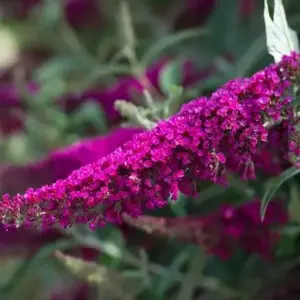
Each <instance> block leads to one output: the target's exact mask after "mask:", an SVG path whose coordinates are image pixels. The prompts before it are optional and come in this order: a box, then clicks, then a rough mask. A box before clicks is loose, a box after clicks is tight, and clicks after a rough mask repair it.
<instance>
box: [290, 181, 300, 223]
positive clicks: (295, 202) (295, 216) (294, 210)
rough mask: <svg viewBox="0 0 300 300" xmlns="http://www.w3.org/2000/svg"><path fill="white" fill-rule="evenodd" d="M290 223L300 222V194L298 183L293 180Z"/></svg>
mask: <svg viewBox="0 0 300 300" xmlns="http://www.w3.org/2000/svg"><path fill="white" fill-rule="evenodd" d="M288 211H289V216H290V221H292V222H293V221H294V222H297V223H299V222H300V194H299V188H298V185H297V183H296V182H295V181H294V180H292V181H291V183H290V201H289V206H288Z"/></svg>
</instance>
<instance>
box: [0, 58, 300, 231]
mask: <svg viewBox="0 0 300 300" xmlns="http://www.w3.org/2000/svg"><path fill="white" fill-rule="evenodd" d="M299 72H300V55H299V54H298V53H291V54H290V55H289V56H284V57H283V58H282V60H281V62H280V63H278V64H272V65H270V66H268V67H267V68H265V69H263V70H261V71H259V72H257V73H256V74H254V75H253V76H252V77H250V78H244V79H240V78H239V79H235V80H232V81H230V82H228V83H226V84H225V85H224V86H222V87H221V88H219V89H218V90H217V91H216V92H214V93H213V94H212V95H211V97H210V98H207V97H201V98H199V99H196V100H193V101H190V102H189V103H187V104H185V105H184V106H183V107H182V108H181V110H180V111H179V112H178V113H177V114H175V115H174V116H172V117H170V118H169V119H167V120H164V121H161V122H159V123H158V124H157V125H156V126H155V127H154V128H153V129H151V130H149V131H145V132H142V133H140V134H137V135H135V136H134V137H133V138H132V140H131V141H129V142H126V143H125V144H124V145H123V146H122V147H120V148H118V149H116V150H115V151H113V152H112V153H111V154H109V155H107V156H105V157H103V158H101V159H99V160H98V161H95V162H93V163H91V164H88V165H86V166H84V167H82V168H80V169H78V170H76V171H74V172H72V173H71V174H70V175H69V176H68V177H67V178H66V179H62V180H58V181H56V182H55V183H53V184H51V185H46V186H43V187H41V188H38V189H28V190H27V192H26V193H25V194H23V195H20V194H17V195H15V196H14V197H10V196H9V195H4V196H3V198H2V201H1V202H0V222H1V223H3V224H5V225H6V226H7V227H16V226H20V225H21V224H23V225H25V226H42V227H43V228H48V227H49V226H52V225H57V224H60V225H61V226H62V227H68V226H71V225H73V224H76V223H88V224H89V225H90V227H91V228H96V227H98V226H101V225H103V224H105V223H107V222H113V223H120V222H122V217H121V216H122V214H124V213H126V214H127V215H129V216H131V217H137V216H139V215H141V214H143V211H144V209H145V208H147V209H154V208H158V207H163V206H165V205H166V204H167V203H168V199H169V198H171V199H173V200H176V199H177V197H178V194H179V192H181V193H184V194H191V195H193V194H195V193H196V181H197V180H206V181H212V182H214V183H216V184H222V185H227V174H228V172H234V173H236V174H239V175H240V176H241V178H243V179H245V180H250V179H254V178H255V157H256V154H257V152H258V151H259V150H260V149H261V148H263V145H264V144H267V143H268V142H272V140H269V137H268V131H269V130H270V128H272V127H273V126H277V125H278V124H279V125H280V126H281V127H280V128H281V134H282V135H283V136H285V137H286V138H285V139H283V141H282V142H281V141H280V143H279V144H278V145H277V148H278V151H281V152H282V153H284V157H285V159H287V160H288V161H290V162H294V161H297V159H298V158H299V156H300V144H299V138H297V137H298V133H297V132H296V130H297V128H296V125H297V122H298V116H297V113H295V106H294V105H293V103H291V102H292V101H293V94H292V93H293V87H294V86H295V84H296V80H297V78H298V77H299V74H300V73H299ZM281 124H283V125H281ZM271 137H272V139H273V138H274V135H271ZM274 139H275V138H274ZM273 142H274V141H273ZM200 197H201V193H200Z"/></svg>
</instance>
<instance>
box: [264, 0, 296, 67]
mask: <svg viewBox="0 0 300 300" xmlns="http://www.w3.org/2000/svg"><path fill="white" fill-rule="evenodd" d="M264 6H265V8H264V21H265V26H266V36H267V47H268V52H269V53H270V54H271V55H272V56H273V57H274V60H275V62H279V61H280V60H281V58H282V56H283V55H287V54H290V52H292V51H299V41H298V38H297V34H296V32H295V31H294V30H292V29H290V28H289V26H288V23H287V19H286V15H285V11H284V7H283V4H282V0H274V15H273V20H272V18H271V16H270V11H269V6H268V0H264Z"/></svg>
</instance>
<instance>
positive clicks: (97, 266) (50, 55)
mask: <svg viewBox="0 0 300 300" xmlns="http://www.w3.org/2000/svg"><path fill="white" fill-rule="evenodd" d="M283 2H284V6H285V8H286V11H287V15H288V21H289V24H290V26H291V27H292V28H293V29H295V30H297V31H300V3H299V1H298V0H285V1H283ZM0 49H1V50H0V192H1V194H5V193H9V194H16V193H21V192H24V191H25V190H26V189H27V188H29V187H39V186H41V185H44V184H50V183H53V182H54V181H56V180H57V179H60V178H64V177H66V176H67V175H68V174H70V173H71V172H72V171H73V170H75V169H77V168H79V167H81V166H83V165H85V164H87V163H90V162H92V161H94V160H96V159H98V158H100V157H102V156H104V155H107V154H108V153H110V152H111V151H113V150H114V149H116V148H117V147H119V146H121V145H122V144H123V143H124V142H126V141H127V140H129V139H131V137H132V136H133V135H134V134H136V133H138V132H141V131H143V130H145V127H147V124H143V122H140V121H139V120H137V118H136V116H135V115H134V114H135V112H129V113H128V111H127V112H123V111H120V109H119V111H118V110H116V108H115V103H116V101H117V100H125V101H126V102H129V103H133V104H134V105H135V106H138V107H142V108H143V107H144V108H147V107H148V106H149V101H148V102H147V99H148V98H147V95H145V93H144V92H143V91H144V89H145V88H146V89H147V91H149V93H150V95H151V101H153V103H154V104H153V103H152V105H154V106H155V107H156V108H157V109H158V110H159V111H160V112H161V115H162V118H165V117H168V116H169V115H171V114H172V113H175V112H176V111H177V110H178V109H179V107H180V105H181V104H183V103H184V102H187V101H189V100H191V99H195V98H197V97H199V96H201V95H209V94H210V93H211V92H212V91H214V90H215V89H216V88H217V87H218V86H220V85H221V84H223V83H225V82H226V81H228V80H229V79H233V78H236V77H245V76H249V75H251V74H252V73H253V72H255V71H257V70H259V69H260V68H262V67H264V66H266V65H267V64H269V63H270V62H272V59H271V57H270V56H269V55H268V54H267V50H266V42H265V34H264V23H263V1H261V0H235V1H234V0H230V1H229V0H228V1H222V0H219V1H218V0H142V1H141V0H128V1H125V0H124V1H123V0H0ZM172 86H177V87H179V86H180V87H181V88H182V90H180V91H181V97H180V101H177V102H176V101H175V102H174V101H173V100H174V99H173V98H172V96H173V93H174V89H173V88H172ZM172 99H173V100H172ZM148 100H149V99H148ZM170 103H171V104H170ZM150 105H151V103H150ZM165 107H166V108H167V109H165ZM145 113H146V110H145ZM132 114H133V115H132ZM202 185H203V187H204V188H205V192H206V193H205V192H204V193H203V194H202V197H200V198H199V199H200V200H199V199H193V201H187V200H188V199H187V198H183V199H181V200H180V201H179V204H178V205H174V206H172V207H171V208H170V207H168V208H166V209H162V210H159V211H158V212H155V213H154V214H153V215H157V216H175V217H176V216H187V215H202V214H206V213H209V212H211V211H213V210H214V209H216V208H217V207H219V205H220V204H221V203H223V202H224V201H225V200H226V201H229V203H239V202H240V201H243V200H244V199H245V198H247V197H249V198H251V197H252V198H253V197H254V195H256V194H257V192H256V191H257V190H259V188H257V186H258V185H255V183H254V184H253V186H248V185H246V184H245V183H242V182H239V181H238V180H235V181H234V184H233V188H231V189H229V190H226V191H224V190H223V189H222V188H219V187H214V186H210V185H209V184H208V183H203V184H202ZM253 189H255V192H253ZM207 200H209V201H207ZM200 204H201V205H200ZM299 211H300V210H299ZM129 223H130V222H129ZM75 231H76V232H75V233H74V231H72V232H69V231H67V230H66V231H64V230H56V229H51V230H46V231H40V230H38V229H17V230H10V231H6V230H5V229H4V228H3V227H0V295H2V296H1V299H3V300H7V299H16V300H17V299H22V300H23V299H24V300H27V299H28V300H35V299H36V300H44V299H45V300H58V299H64V300H81V299H82V300H85V299H86V300H89V299H91V300H93V299H103V300H106V299H107V300H109V299H125V300H126V299H143V300H144V299H145V300H147V299H156V300H159V299H178V300H180V299H182V300H189V299H213V300H215V299H216V300H217V299H243V300H246V299H293V298H292V296H291V295H290V294H288V292H286V293H287V295H288V296H289V298H284V296H281V298H274V297H275V296H274V297H273V296H272V295H271V296H270V291H272V290H273V287H274V285H273V287H271V288H270V287H269V288H267V292H266V295H265V294H263V296H257V297H256V298H255V293H254V292H253V291H256V290H259V289H260V288H261V284H262V282H264V280H265V279H266V278H268V279H270V278H271V277H272V276H271V277H270V274H274V272H278V274H279V273H281V272H282V274H283V271H278V270H282V269H277V267H278V268H281V261H282V260H285V259H286V260H287V261H290V259H292V258H293V259H294V258H296V257H297V255H296V254H297V247H298V246H297V242H295V241H296V240H297V238H298V236H297V235H292V236H291V235H289V236H287V237H285V239H284V241H283V242H281V244H280V245H281V246H280V247H279V248H278V249H277V250H278V251H277V252H276V259H275V261H274V260H272V262H270V261H268V260H267V261H263V262H262V261H261V260H260V258H259V257H256V256H255V255H248V254H247V255H246V254H245V253H240V251H237V253H236V254H235V255H233V256H232V257H231V258H230V259H226V260H225V261H224V260H222V259H221V258H220V257H219V256H218V255H211V256H205V258H203V256H202V257H201V258H200V259H199V261H197V263H196V262H195V261H193V262H192V263H190V262H189V260H190V257H192V256H194V254H193V251H195V249H194V247H193V246H192V245H191V244H190V243H189V242H180V241H173V240H171V241H170V240H168V239H166V238H161V237H153V236H150V237H149V236H148V235H147V234H146V233H143V232H142V231H141V230H138V229H134V226H131V225H130V224H127V225H126V224H125V225H122V226H119V227H114V226H106V227H104V228H100V229H97V230H96V231H88V229H87V228H76V230H75ZM74 235H75V236H76V237H77V238H78V240H79V241H80V243H77V242H76V243H75V242H74V241H73V239H72V238H69V237H70V236H74ZM253 243H255V241H253ZM237 250H238V249H237ZM197 257H198V256H197ZM150 260H151V262H150ZM189 263H190V265H191V264H196V265H197V266H198V267H199V268H198V269H199V270H200V271H199V272H200V273H188V275H186V276H183V275H182V276H183V277H180V276H179V275H180V274H179V272H180V271H182V270H186V268H187V270H189ZM204 269H205V270H206V271H203V270H204ZM201 270H202V271H201ZM201 272H202V273H201ZM174 274H175V275H176V274H177V275H178V276H177V275H176V276H175V275H174ZM203 274H206V275H203ZM296 274H297V273H296ZM188 276H190V277H188ZM295 277H297V276H296V275H295ZM195 278H196V281H199V282H201V284H200V286H199V285H198V286H197V284H196V285H195V284H194V283H193V282H194V281H195ZM289 278H290V277H289ZM292 278H293V276H292ZM288 281H289V284H290V285H292V288H290V289H291V290H293V291H294V289H295V286H296V285H297V284H296V285H295V284H294V285H293V282H292V281H293V280H291V279H289V280H288ZM184 282H187V283H184ZM268 282H269V281H268ZM182 286H183V287H184V289H183V288H181V287H182ZM191 286H192V288H191ZM271 286H272V285H271ZM286 288H287V284H283V289H286ZM237 291H238V292H237ZM241 291H242V292H241ZM278 293H279V292H278ZM293 295H294V294H293ZM298 295H299V294H298ZM251 297H253V298H251ZM268 297H269V298H268ZM272 297H273V298H272ZM298 297H300V296H298ZM295 299H300V298H295Z"/></svg>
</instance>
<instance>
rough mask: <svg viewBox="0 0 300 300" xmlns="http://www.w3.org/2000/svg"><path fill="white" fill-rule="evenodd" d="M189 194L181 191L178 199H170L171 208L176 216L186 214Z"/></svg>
mask: <svg viewBox="0 0 300 300" xmlns="http://www.w3.org/2000/svg"><path fill="white" fill-rule="evenodd" d="M187 198H188V197H187V196H186V195H184V194H182V193H180V194H179V197H178V199H177V200H176V201H173V200H170V201H169V204H170V208H171V210H172V212H173V213H174V215H175V216H176V217H184V216H186V205H187Z"/></svg>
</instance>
